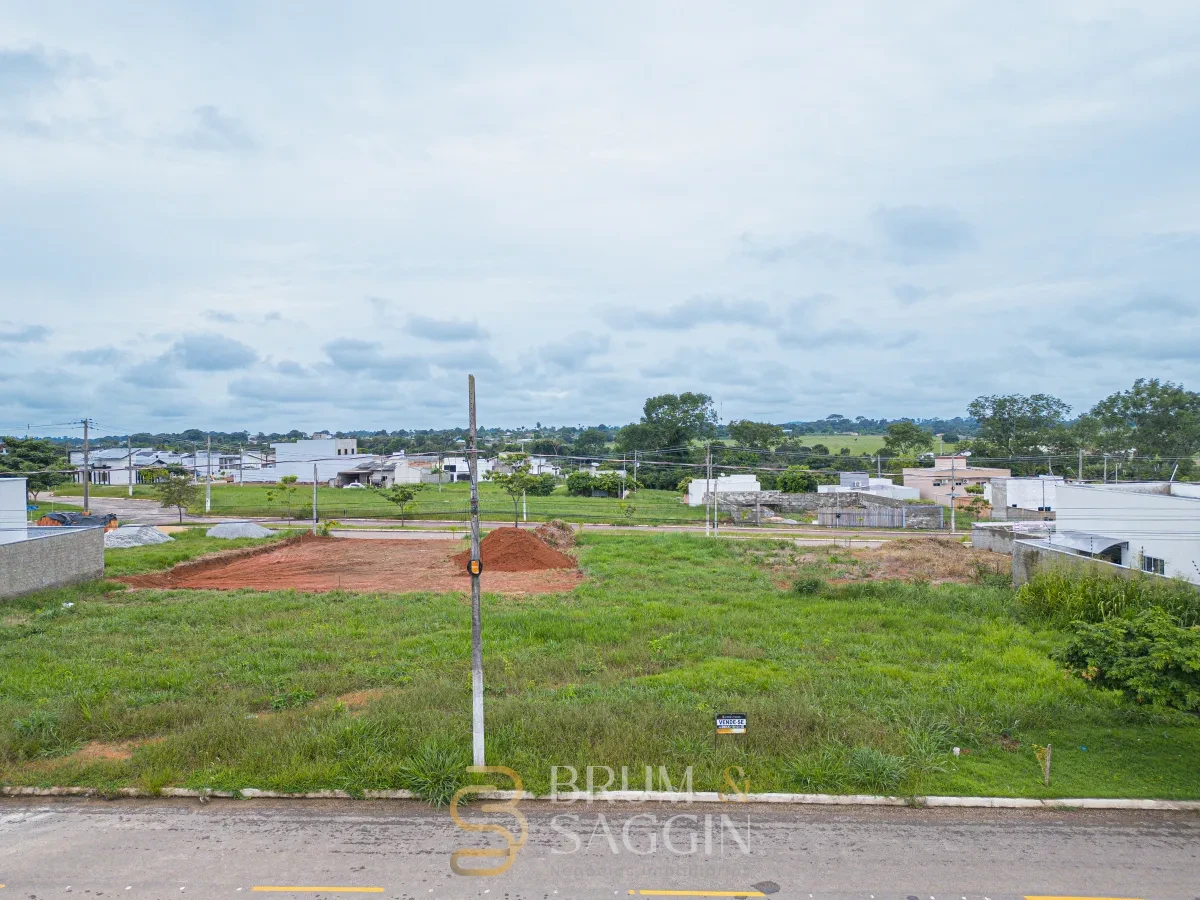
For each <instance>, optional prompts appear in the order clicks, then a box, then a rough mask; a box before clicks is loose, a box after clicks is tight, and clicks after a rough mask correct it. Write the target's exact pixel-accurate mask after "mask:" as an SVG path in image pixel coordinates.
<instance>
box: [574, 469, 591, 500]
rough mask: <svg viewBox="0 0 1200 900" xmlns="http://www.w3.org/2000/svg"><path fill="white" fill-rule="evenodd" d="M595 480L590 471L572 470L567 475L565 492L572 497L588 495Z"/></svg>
mask: <svg viewBox="0 0 1200 900" xmlns="http://www.w3.org/2000/svg"><path fill="white" fill-rule="evenodd" d="M595 480H596V479H595V478H594V477H592V473H591V472H572V473H571V474H570V475H568V476H567V493H568V494H570V495H572V496H573V497H590V496H591V495H592V487H593V486H594V483H595Z"/></svg>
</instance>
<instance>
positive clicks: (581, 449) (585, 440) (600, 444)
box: [571, 428, 608, 456]
mask: <svg viewBox="0 0 1200 900" xmlns="http://www.w3.org/2000/svg"><path fill="white" fill-rule="evenodd" d="M607 446H608V432H607V431H604V430H602V429H600V428H585V429H584V430H583V431H581V432H580V433H579V437H577V438H575V443H574V445H573V446H572V447H571V450H572V455H574V456H603V455H604V450H605V448H606V447H607Z"/></svg>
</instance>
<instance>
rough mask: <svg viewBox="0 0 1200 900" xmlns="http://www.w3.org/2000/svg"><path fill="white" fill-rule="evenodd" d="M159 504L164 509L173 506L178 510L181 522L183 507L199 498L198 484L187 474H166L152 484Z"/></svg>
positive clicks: (180, 522)
mask: <svg viewBox="0 0 1200 900" xmlns="http://www.w3.org/2000/svg"><path fill="white" fill-rule="evenodd" d="M154 493H155V495H156V496H157V497H158V502H159V505H161V506H162V507H163V508H164V509H166V508H169V507H172V506H174V507H175V508H176V509H177V510H179V524H181V525H182V524H183V510H184V507H186V506H188V505H190V504H192V503H197V502H199V500H200V485H198V484H196V483H195V482H193V481H192V479H191V477H190V476H188V475H168V476H167V477H166V478H165V479H163V480H162V481H160V482H159V483H158V484H156V485H155V486H154Z"/></svg>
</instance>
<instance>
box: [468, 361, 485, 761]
mask: <svg viewBox="0 0 1200 900" xmlns="http://www.w3.org/2000/svg"><path fill="white" fill-rule="evenodd" d="M467 407H468V413H469V415H470V436H471V445H470V449H469V450H468V451H467V465H468V466H469V467H470V470H471V562H470V564H469V565H470V572H471V750H472V754H471V755H472V759H473V760H474V764H475V765H477V766H484V765H487V763H486V762H485V760H484V756H485V754H484V742H483V610H482V609H481V608H480V602H479V575H480V573H481V572H482V571H483V561H482V558H481V556H480V550H479V449H478V447H477V446H476V441H475V376H474V375H468V376H467Z"/></svg>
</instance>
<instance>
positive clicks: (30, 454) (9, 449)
mask: <svg viewBox="0 0 1200 900" xmlns="http://www.w3.org/2000/svg"><path fill="white" fill-rule="evenodd" d="M0 444H3V445H4V448H5V450H6V452H5V453H4V454H0V472H5V473H11V474H14V475H21V474H24V477H25V487H26V490H27V491H28V492H29V496H30V498H32V500H33V501H34V502H37V497H38V494H39V493H41V492H42V491H48V490H50V489H51V488H53V487H54V486H55V485H59V484H62V483H63V482H64V481H67V480H69V479H68V476H67V475H65V474H63V473H61V472H56V471H53V470H55V469H65V468H66V467H67V458H66V456H64V455H63V453H62V452H61V451H60V450H59V449H58V447H56V446H55V445H54V444H52V443H50V441H42V440H37V439H36V438H29V439H22V438H15V437H5V438H0Z"/></svg>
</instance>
